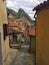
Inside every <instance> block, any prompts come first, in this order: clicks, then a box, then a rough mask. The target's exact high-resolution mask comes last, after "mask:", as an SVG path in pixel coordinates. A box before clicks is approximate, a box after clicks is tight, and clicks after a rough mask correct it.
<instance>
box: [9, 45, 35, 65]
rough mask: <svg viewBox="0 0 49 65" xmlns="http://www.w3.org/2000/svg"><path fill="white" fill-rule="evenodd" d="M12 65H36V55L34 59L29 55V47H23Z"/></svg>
mask: <svg viewBox="0 0 49 65" xmlns="http://www.w3.org/2000/svg"><path fill="white" fill-rule="evenodd" d="M10 65H35V62H34V55H33V59H32V56H31V54H30V53H29V46H25V45H22V46H21V49H20V50H18V52H17V54H16V56H15V58H14V59H13V61H12V62H11V64H10Z"/></svg>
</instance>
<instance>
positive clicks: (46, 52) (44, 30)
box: [36, 9, 49, 65]
mask: <svg viewBox="0 0 49 65" xmlns="http://www.w3.org/2000/svg"><path fill="white" fill-rule="evenodd" d="M36 65H49V9H43V10H42V11H40V12H38V14H37V20H36Z"/></svg>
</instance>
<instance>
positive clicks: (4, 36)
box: [0, 0, 9, 65]
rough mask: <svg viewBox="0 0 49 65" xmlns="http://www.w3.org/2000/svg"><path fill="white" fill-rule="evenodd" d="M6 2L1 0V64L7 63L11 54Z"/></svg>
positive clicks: (5, 64)
mask: <svg viewBox="0 0 49 65" xmlns="http://www.w3.org/2000/svg"><path fill="white" fill-rule="evenodd" d="M7 24H8V21H7V13H6V2H5V0H0V65H7V63H8V62H7V58H8V55H9V37H8V33H7Z"/></svg>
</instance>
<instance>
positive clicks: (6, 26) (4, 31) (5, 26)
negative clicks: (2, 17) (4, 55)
mask: <svg viewBox="0 0 49 65" xmlns="http://www.w3.org/2000/svg"><path fill="white" fill-rule="evenodd" d="M3 35H4V40H5V39H6V36H7V35H8V24H3Z"/></svg>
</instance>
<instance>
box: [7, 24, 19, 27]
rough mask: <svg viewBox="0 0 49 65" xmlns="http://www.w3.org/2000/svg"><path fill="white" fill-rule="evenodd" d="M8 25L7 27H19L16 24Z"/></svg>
mask: <svg viewBox="0 0 49 65" xmlns="http://www.w3.org/2000/svg"><path fill="white" fill-rule="evenodd" d="M8 26H9V27H19V25H18V24H9V25H8Z"/></svg>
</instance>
